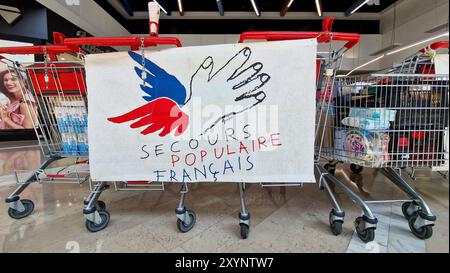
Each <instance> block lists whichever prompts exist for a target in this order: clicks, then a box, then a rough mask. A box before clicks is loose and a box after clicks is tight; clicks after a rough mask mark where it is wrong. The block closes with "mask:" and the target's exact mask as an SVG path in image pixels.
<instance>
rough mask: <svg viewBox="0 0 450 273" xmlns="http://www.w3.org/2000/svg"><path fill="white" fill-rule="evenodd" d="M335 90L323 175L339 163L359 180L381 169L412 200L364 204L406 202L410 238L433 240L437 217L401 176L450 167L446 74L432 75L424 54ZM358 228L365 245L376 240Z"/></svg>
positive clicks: (430, 63) (430, 61) (430, 62)
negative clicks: (409, 170)
mask: <svg viewBox="0 0 450 273" xmlns="http://www.w3.org/2000/svg"><path fill="white" fill-rule="evenodd" d="M442 44H444V43H442ZM442 44H441V43H439V44H435V45H434V46H433V47H435V46H441V45H442ZM446 45H447V47H448V43H446ZM424 72H425V74H424ZM332 89H333V93H332V94H331V98H330V100H331V101H332V103H331V105H332V107H330V111H329V114H328V116H329V118H330V120H331V122H330V124H327V125H326V126H324V130H326V131H328V134H329V135H330V136H331V137H330V138H331V140H332V143H331V145H329V146H328V147H325V148H324V150H323V151H322V156H323V157H325V158H326V159H328V160H329V163H328V164H326V165H325V169H327V170H328V172H330V173H334V170H335V166H336V164H337V163H339V162H344V163H350V164H351V165H350V168H351V170H352V172H353V173H355V174H359V173H360V172H361V171H362V170H363V167H370V168H377V169H379V170H380V171H381V172H382V173H383V174H384V175H385V176H386V177H387V178H389V179H390V180H391V181H393V182H394V184H395V185H397V186H398V187H399V188H400V189H401V190H402V191H404V192H405V193H406V194H407V195H408V196H409V197H410V198H411V200H381V201H375V200H370V201H365V203H366V204H369V203H380V202H398V201H402V202H404V203H403V205H402V211H403V214H404V216H405V217H406V219H408V223H409V227H410V229H411V231H412V233H413V234H414V235H415V236H417V237H419V238H421V239H427V238H430V237H431V236H432V227H433V225H434V222H435V221H436V217H435V216H434V214H433V213H432V211H431V209H430V208H429V206H428V205H427V204H426V202H425V200H424V199H423V198H422V197H421V196H420V195H419V194H418V193H417V192H416V191H415V190H414V189H413V187H411V186H410V185H409V184H408V183H407V181H406V180H405V179H403V178H402V177H401V173H400V172H399V171H400V170H401V169H404V168H424V167H430V168H435V167H442V166H448V126H449V123H448V114H449V104H448V95H449V94H448V93H449V91H448V74H446V75H436V74H434V67H433V56H432V55H429V54H428V53H427V52H425V51H422V52H419V54H416V55H414V56H412V57H410V58H407V59H406V60H405V61H404V62H402V63H401V64H400V65H398V66H395V67H394V68H393V69H392V70H391V71H390V73H385V74H371V75H370V76H356V77H341V78H338V79H337V80H336V82H335V84H334V85H333V88H332ZM396 170H397V171H396ZM355 225H356V229H357V231H358V235H359V236H360V238H361V239H362V240H363V241H371V240H373V239H374V233H373V230H372V231H371V232H370V233H364V232H361V225H360V222H358V221H356V223H355Z"/></svg>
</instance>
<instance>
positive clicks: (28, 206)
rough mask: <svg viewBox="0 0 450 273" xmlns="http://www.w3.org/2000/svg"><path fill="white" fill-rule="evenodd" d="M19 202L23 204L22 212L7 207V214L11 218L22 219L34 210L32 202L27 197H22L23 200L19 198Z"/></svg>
mask: <svg viewBox="0 0 450 273" xmlns="http://www.w3.org/2000/svg"><path fill="white" fill-rule="evenodd" d="M19 201H20V202H22V204H23V206H24V207H25V210H24V211H22V212H19V211H18V210H15V209H12V208H9V209H8V215H9V217H11V218H13V219H22V218H25V217H27V216H28V215H30V214H31V213H32V212H33V210H34V203H33V201H31V200H28V199H23V200H19Z"/></svg>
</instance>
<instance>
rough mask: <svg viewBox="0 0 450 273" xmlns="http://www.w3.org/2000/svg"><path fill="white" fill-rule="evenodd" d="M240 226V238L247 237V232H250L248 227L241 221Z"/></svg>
mask: <svg viewBox="0 0 450 273" xmlns="http://www.w3.org/2000/svg"><path fill="white" fill-rule="evenodd" d="M240 226H241V238H242V239H247V238H248V234H249V233H250V227H249V226H248V225H246V224H244V223H241V224H240Z"/></svg>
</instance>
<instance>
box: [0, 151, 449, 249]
mask: <svg viewBox="0 0 450 273" xmlns="http://www.w3.org/2000/svg"><path fill="white" fill-rule="evenodd" d="M21 150H24V149H19V150H17V149H12V150H11V149H10V150H6V151H5V150H3V151H0V154H2V158H3V161H5V158H6V159H7V158H9V157H10V156H11V153H12V154H14V153H16V154H17V153H19V152H20V151H21ZM25 150H27V152H28V153H30V156H26V155H23V154H22V155H21V156H20V157H19V158H21V159H20V160H17V159H16V160H15V161H14V162H0V163H2V164H3V165H2V166H3V169H1V171H2V172H1V173H0V175H1V177H0V198H1V200H4V198H6V197H7V196H8V194H9V193H11V192H12V191H13V189H14V187H15V186H16V185H15V184H14V181H15V178H14V176H13V175H12V174H11V172H12V171H13V170H14V169H33V168H35V167H36V166H37V165H38V164H39V162H40V161H41V158H40V156H36V155H37V154H39V150H38V148H36V147H34V148H33V147H31V148H30V147H29V148H27V149H25ZM5 153H6V154H5ZM31 154H33V156H31ZM65 163H67V162H62V163H58V164H57V165H64V164H65ZM5 166H6V167H7V168H5ZM55 166H56V165H54V166H52V167H55ZM341 167H342V168H340V169H338V170H337V171H336V176H337V177H339V178H340V179H343V180H348V181H347V182H348V185H349V186H350V187H351V188H352V189H354V190H355V191H357V192H358V193H360V194H361V195H362V196H363V197H364V198H366V199H378V198H383V199H402V198H404V196H403V195H402V194H401V193H400V192H399V191H398V190H397V189H396V188H395V187H394V186H393V184H392V183H390V182H389V181H387V179H386V178H384V177H383V176H382V174H381V173H379V172H378V171H376V170H370V169H366V170H364V172H363V175H362V176H357V175H356V176H355V175H350V171H349V170H348V166H346V165H344V166H341ZM417 175H418V178H417V181H415V182H412V183H411V184H412V185H413V187H414V188H415V189H416V190H417V191H418V192H419V193H420V194H421V195H422V196H423V197H424V198H425V199H426V200H427V201H428V202H429V205H430V206H431V208H432V209H433V212H434V213H435V214H436V216H437V217H438V221H437V222H436V225H435V227H434V234H433V237H432V238H431V239H429V240H426V241H422V240H419V239H417V238H415V237H414V236H413V235H412V234H411V232H410V231H409V228H408V224H407V221H406V220H405V219H404V217H403V216H402V214H401V209H400V206H401V204H398V203H394V204H383V205H379V204H377V205H371V207H372V209H373V211H374V213H375V214H376V216H377V217H378V219H379V221H380V223H379V225H378V228H377V232H376V239H375V242H373V243H371V244H368V245H367V244H363V243H362V242H361V241H360V240H359V239H358V237H357V236H356V234H354V231H353V229H354V228H353V220H354V219H355V218H356V217H357V216H359V215H360V214H361V212H360V210H359V208H358V207H356V206H355V205H354V204H353V203H352V202H351V201H350V200H349V199H348V198H347V197H346V196H345V195H343V194H342V193H339V194H338V198H339V200H340V201H341V203H342V206H343V208H344V209H345V211H346V218H345V223H344V227H343V232H342V234H341V235H340V236H334V235H332V233H331V232H330V229H329V225H328V213H329V211H330V209H331V207H330V204H329V201H328V197H327V196H326V195H325V193H324V192H321V191H319V190H318V188H317V185H304V187H303V188H301V187H285V188H280V187H269V188H262V187H260V185H256V184H252V185H249V184H247V188H246V202H247V205H248V210H249V212H250V214H251V231H250V236H249V238H248V239H247V240H242V239H240V236H239V225H238V223H239V221H238V212H239V191H238V187H237V185H236V184H225V183H222V184H204V183H202V184H196V185H192V186H191V188H190V192H189V193H188V195H187V198H186V206H187V207H188V208H191V209H193V210H195V212H196V213H197V223H196V225H195V227H194V228H193V229H192V230H191V231H190V232H188V233H180V232H179V231H178V230H177V228H176V216H175V213H174V209H175V207H176V205H177V203H178V191H179V187H180V185H178V184H169V185H166V190H165V191H164V192H115V191H114V190H113V187H111V189H110V190H107V191H105V192H104V193H103V194H102V196H101V199H102V200H104V201H105V202H106V204H107V206H108V211H109V212H110V213H111V221H110V223H109V225H108V227H107V228H106V229H105V230H103V231H100V232H98V233H89V232H88V231H87V230H86V228H85V220H84V217H83V215H82V208H83V205H82V203H83V198H84V197H85V196H87V195H88V192H89V186H88V184H86V183H85V184H83V185H39V184H33V185H31V186H30V187H29V188H27V189H26V190H25V192H24V193H23V194H22V195H21V197H22V198H24V199H25V198H27V199H32V200H33V201H34V203H35V205H36V207H35V211H34V213H33V214H32V215H31V216H29V217H27V218H25V219H22V220H13V219H11V218H9V216H8V214H7V206H6V205H5V204H4V203H3V202H0V252H70V251H75V252H77V251H81V252H448V249H449V189H448V180H446V179H444V178H442V177H441V176H440V175H439V174H437V173H430V172H428V171H421V172H419V173H418V174H417ZM404 176H405V177H407V175H404Z"/></svg>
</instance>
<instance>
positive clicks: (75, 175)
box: [0, 46, 89, 219]
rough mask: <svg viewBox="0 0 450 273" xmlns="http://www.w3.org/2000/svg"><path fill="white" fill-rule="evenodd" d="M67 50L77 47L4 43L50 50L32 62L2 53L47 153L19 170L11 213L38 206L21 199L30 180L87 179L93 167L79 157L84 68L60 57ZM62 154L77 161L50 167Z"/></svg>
mask: <svg viewBox="0 0 450 273" xmlns="http://www.w3.org/2000/svg"><path fill="white" fill-rule="evenodd" d="M66 52H78V51H77V49H75V48H71V47H66V46H27V47H4V48H0V54H36V55H38V54H40V55H44V56H50V57H49V58H45V61H44V62H35V63H31V64H20V63H18V62H13V61H12V60H9V59H8V58H5V57H2V58H0V62H1V63H3V64H4V65H5V66H6V68H7V70H8V71H9V73H11V74H13V75H15V78H17V80H18V83H19V85H20V87H21V92H22V97H23V102H22V103H24V104H25V106H26V109H27V111H28V113H27V114H28V116H29V117H31V120H32V124H33V128H34V129H35V132H36V136H37V139H38V141H39V144H40V147H41V150H42V153H43V154H44V156H46V157H47V160H46V161H45V162H43V163H42V165H41V166H40V167H39V168H38V169H37V170H35V171H31V174H30V171H29V170H16V172H15V176H16V179H17V182H18V184H19V186H18V187H17V189H16V190H15V191H14V192H13V193H12V194H10V195H9V196H8V197H7V198H6V200H5V201H6V203H7V204H8V205H9V209H8V214H9V216H10V217H12V218H14V219H21V218H24V217H27V216H28V215H30V214H31V213H32V211H33V210H34V203H33V201H32V200H28V199H20V194H21V193H22V192H23V191H24V190H25V189H26V188H27V187H28V186H29V185H30V184H31V183H34V182H38V183H51V184H60V183H77V184H81V183H83V182H85V181H87V180H88V179H89V172H88V171H86V170H85V166H84V165H82V164H84V163H86V161H85V160H81V161H80V160H79V159H80V158H83V157H85V156H86V150H87V136H86V135H85V131H86V126H87V124H86V122H85V121H86V120H84V119H83V117H84V115H85V109H86V105H85V95H86V92H85V90H86V87H85V84H84V78H83V77H84V76H83V75H84V71H83V67H82V66H81V65H80V64H78V63H76V62H58V61H56V58H55V55H58V54H61V53H66ZM63 110H65V111H66V112H73V113H76V116H77V119H76V120H70V121H69V120H67V119H65V117H62V116H60V114H62V112H61V111H63ZM58 111H59V112H58ZM58 113H59V114H58ZM69 137H70V138H71V139H69ZM78 140H80V141H78ZM77 142H78V143H77ZM82 143H83V145H81V144H82ZM77 144H79V145H77ZM63 158H73V159H74V164H73V165H72V166H68V167H65V168H61V169H59V170H57V172H56V173H55V172H54V171H49V170H48V167H49V166H50V165H51V164H52V163H53V162H55V161H57V160H60V159H63Z"/></svg>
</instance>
